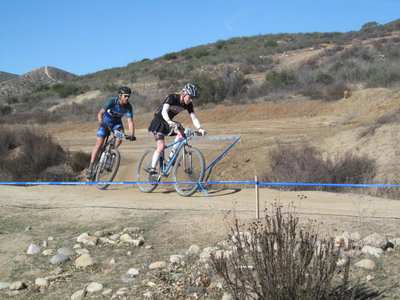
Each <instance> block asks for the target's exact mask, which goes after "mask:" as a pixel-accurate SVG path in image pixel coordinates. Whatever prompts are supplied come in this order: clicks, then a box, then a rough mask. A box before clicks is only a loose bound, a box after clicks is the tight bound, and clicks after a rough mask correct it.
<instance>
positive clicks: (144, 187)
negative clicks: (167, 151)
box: [136, 147, 161, 193]
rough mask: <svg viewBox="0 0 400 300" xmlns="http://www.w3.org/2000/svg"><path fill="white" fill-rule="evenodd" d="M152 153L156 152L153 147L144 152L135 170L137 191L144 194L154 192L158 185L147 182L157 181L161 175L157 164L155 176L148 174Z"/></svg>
mask: <svg viewBox="0 0 400 300" xmlns="http://www.w3.org/2000/svg"><path fill="white" fill-rule="evenodd" d="M154 151H156V148H155V147H151V148H148V149H146V150H145V151H144V153H143V154H142V157H141V158H140V159H139V162H138V166H137V170H136V179H137V181H138V187H139V190H141V191H142V192H144V193H150V192H152V191H154V190H155V188H156V187H157V186H158V184H156V183H153V184H151V183H149V182H157V181H159V179H158V178H159V174H161V170H160V164H157V166H156V171H157V175H150V172H149V170H150V168H151V161H152V159H153V154H154Z"/></svg>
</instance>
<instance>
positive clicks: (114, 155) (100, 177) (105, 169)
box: [95, 149, 121, 190]
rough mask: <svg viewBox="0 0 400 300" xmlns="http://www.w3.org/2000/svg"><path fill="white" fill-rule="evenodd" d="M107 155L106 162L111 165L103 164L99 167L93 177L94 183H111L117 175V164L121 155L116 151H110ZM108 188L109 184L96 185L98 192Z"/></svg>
mask: <svg viewBox="0 0 400 300" xmlns="http://www.w3.org/2000/svg"><path fill="white" fill-rule="evenodd" d="M109 154H110V155H109V157H108V158H107V161H108V162H110V161H111V162H112V164H111V165H109V166H107V163H105V164H102V165H101V166H99V168H98V169H97V173H96V177H95V180H96V181H100V182H101V181H113V180H114V177H115V175H117V172H118V168H119V163H120V161H121V154H120V153H119V151H118V150H117V149H111V150H110V153H109ZM108 186H109V184H100V183H98V184H96V187H97V188H98V189H100V190H104V189H106V188H107V187H108Z"/></svg>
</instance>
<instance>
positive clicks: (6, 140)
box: [0, 128, 88, 181]
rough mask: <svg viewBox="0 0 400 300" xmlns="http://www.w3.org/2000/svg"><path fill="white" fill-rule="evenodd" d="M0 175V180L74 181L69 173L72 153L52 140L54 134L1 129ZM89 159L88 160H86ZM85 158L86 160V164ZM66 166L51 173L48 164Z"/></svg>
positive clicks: (32, 130) (28, 130)
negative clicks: (69, 153)
mask: <svg viewBox="0 0 400 300" xmlns="http://www.w3.org/2000/svg"><path fill="white" fill-rule="evenodd" d="M0 141H1V145H2V147H0V176H1V178H0V179H1V180H14V181H37V180H45V181H50V180H51V181H54V180H57V181H59V180H68V181H69V180H73V179H75V178H74V174H72V173H71V172H68V167H67V166H68V165H69V155H68V153H67V152H66V151H64V150H63V149H62V147H61V146H60V145H59V144H57V143H56V142H54V141H53V139H52V137H51V136H49V135H47V134H44V133H42V132H37V131H35V130H34V129H28V128H22V129H19V130H11V129H7V128H2V130H1V131H0ZM87 161H88V160H87ZM87 161H86V163H87ZM55 166H64V169H65V170H66V171H65V172H62V171H61V172H60V171H59V170H62V169H63V167H60V168H59V170H58V172H56V173H53V174H52V173H48V172H46V170H47V169H48V168H49V167H55Z"/></svg>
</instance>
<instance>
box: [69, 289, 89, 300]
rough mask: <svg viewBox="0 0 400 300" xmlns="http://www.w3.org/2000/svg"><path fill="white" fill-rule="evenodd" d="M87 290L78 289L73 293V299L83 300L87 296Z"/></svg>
mask: <svg viewBox="0 0 400 300" xmlns="http://www.w3.org/2000/svg"><path fill="white" fill-rule="evenodd" d="M85 295H86V291H85V290H79V291H76V292H75V293H73V294H72V296H71V300H82V299H83V298H85Z"/></svg>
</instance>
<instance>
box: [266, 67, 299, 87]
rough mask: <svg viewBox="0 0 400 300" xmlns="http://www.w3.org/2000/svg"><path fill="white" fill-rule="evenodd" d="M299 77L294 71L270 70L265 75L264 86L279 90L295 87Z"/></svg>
mask: <svg viewBox="0 0 400 300" xmlns="http://www.w3.org/2000/svg"><path fill="white" fill-rule="evenodd" d="M297 83H298V79H297V75H296V73H295V72H294V71H286V70H284V71H280V72H279V71H275V70H272V71H269V72H268V73H267V74H266V75H265V82H264V86H265V88H266V89H267V91H268V90H279V89H286V88H293V87H295V86H296V85H297Z"/></svg>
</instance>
